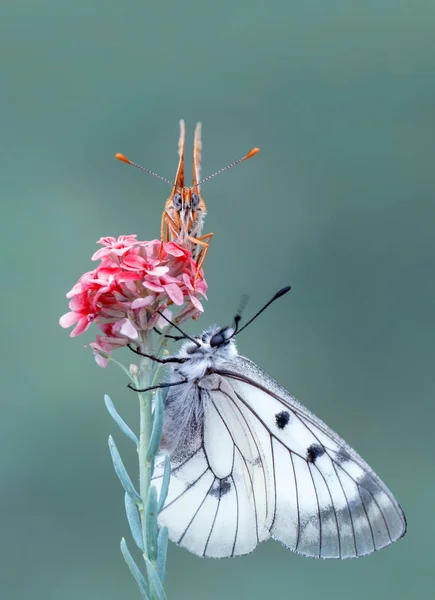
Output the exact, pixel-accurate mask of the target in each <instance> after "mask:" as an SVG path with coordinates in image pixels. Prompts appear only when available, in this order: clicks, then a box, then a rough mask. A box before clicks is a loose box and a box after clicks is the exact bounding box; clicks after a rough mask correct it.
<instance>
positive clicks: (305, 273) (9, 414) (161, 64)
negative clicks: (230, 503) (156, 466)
mask: <svg viewBox="0 0 435 600" xmlns="http://www.w3.org/2000/svg"><path fill="white" fill-rule="evenodd" d="M434 30H435V4H434V2H432V1H429V0H426V1H425V0H415V1H414V2H405V1H401V0H388V1H383V0H365V1H364V2H360V1H354V0H346V1H337V0H329V1H328V2H325V1H322V0H312V1H308V2H296V1H294V0H291V1H287V2H285V1H284V0H280V1H276V0H272V1H269V2H264V1H263V2H259V1H256V0H249V1H248V0H239V1H238V2H233V1H229V0H222V1H221V2H214V3H211V2H203V1H200V0H185V1H184V2H174V1H173V0H172V1H171V2H160V3H158V2H153V3H151V2H134V1H131V0H130V1H125V2H115V1H113V0H109V1H106V2H104V3H103V2H98V1H96V0H86V2H85V1H83V0H76V1H75V2H70V3H67V2H55V1H54V0H46V1H42V0H40V1H37V0H27V1H25V0H18V1H16V2H3V3H2V5H1V7H0V63H1V95H0V103H1V110H0V122H1V127H0V132H1V148H2V157H1V167H0V169H1V199H2V210H3V218H2V225H3V235H2V241H3V242H4V250H3V257H4V258H3V261H2V268H3V273H2V298H3V301H4V306H3V309H2V317H3V325H2V331H3V352H2V354H3V356H2V361H1V366H2V369H4V373H3V376H2V406H1V417H0V477H1V493H0V509H1V510H0V518H1V523H0V532H1V534H0V535H1V549H0V553H1V556H0V582H1V583H0V595H1V597H2V598H5V600H9V599H13V600H21V599H23V600H24V599H27V598H32V599H33V600H39V599H41V600H42V599H44V600H54V599H56V600H73V599H74V600H76V599H78V598H80V599H81V598H86V599H92V600H93V599H96V600H97V599H98V600H99V599H101V600H112V599H113V600H115V599H116V600H118V599H119V598H125V599H127V598H129V599H130V598H131V599H133V598H138V592H137V590H136V587H135V584H134V582H133V580H132V578H131V576H130V574H129V572H128V570H127V567H126V565H125V564H124V562H123V559H122V557H121V554H120V551H119V540H120V538H121V536H123V535H127V534H128V527H127V524H126V521H125V517H124V510H123V495H122V492H121V487H120V485H119V483H118V481H117V480H116V478H115V475H114V473H113V471H112V467H111V463H110V458H109V454H108V449H107V436H108V434H109V433H112V434H114V435H115V436H116V439H117V441H118V443H119V447H120V449H121V450H122V453H123V455H124V456H125V457H126V460H127V462H128V464H129V467H130V470H131V471H132V472H134V469H135V462H134V458H135V457H134V452H133V450H132V448H130V445H129V444H128V442H125V443H124V440H123V439H122V436H121V434H119V432H118V431H117V430H116V427H115V425H114V423H113V422H112V421H111V420H110V418H109V416H108V415H107V413H106V411H105V408H104V405H103V394H104V393H109V394H110V395H111V397H112V399H113V400H114V402H115V403H116V404H117V406H118V408H119V410H120V411H121V412H122V413H123V414H124V416H125V417H126V419H127V420H129V422H130V423H132V424H134V423H137V407H136V397H135V395H133V394H130V393H129V392H128V391H127V390H126V388H125V386H126V380H125V377H124V376H123V375H122V374H121V372H120V371H119V370H118V369H116V367H114V366H112V367H109V368H108V369H106V370H102V369H100V368H98V367H97V366H96V365H95V363H94V361H93V358H92V354H91V353H90V351H89V350H84V349H83V345H84V344H85V343H88V342H89V341H90V340H91V339H92V337H93V336H94V335H95V333H96V331H95V330H91V331H88V332H87V333H86V334H85V336H82V337H80V338H78V339H74V340H70V339H69V337H68V332H67V331H64V330H62V329H61V328H60V327H59V325H58V319H59V317H60V316H61V315H62V314H63V313H65V312H67V310H68V309H67V302H66V299H65V293H66V292H67V291H68V290H69V289H70V288H71V287H72V285H73V284H74V283H75V282H76V280H77V278H78V277H79V276H80V275H81V274H82V273H83V272H84V271H86V270H89V269H90V268H92V263H91V261H90V256H91V255H92V253H93V252H94V251H95V249H96V246H95V241H96V240H97V239H98V238H99V237H100V236H106V235H113V236H118V235H120V234H129V233H137V234H138V235H139V237H140V238H142V239H151V238H154V237H158V235H159V226H160V214H161V210H162V207H163V203H164V201H165V200H166V198H167V196H168V194H169V191H170V188H169V186H166V184H164V183H162V182H161V181H158V180H157V179H154V178H152V177H150V176H147V175H145V174H143V173H140V172H139V171H137V170H134V169H132V168H130V167H127V166H126V165H123V164H121V163H119V162H117V161H116V160H115V159H114V153H115V152H124V153H126V154H127V155H128V156H129V157H130V158H131V159H132V160H135V161H137V162H139V163H141V164H143V165H145V166H146V167H148V168H150V169H153V170H155V171H157V172H158V173H161V174H162V175H164V176H166V177H168V178H172V177H173V176H174V174H175V169H176V165H177V154H176V145H177V140H178V120H179V119H180V118H184V119H185V120H186V124H187V146H188V155H189V154H190V152H191V147H192V137H193V129H194V126H195V123H196V121H197V120H200V121H201V122H202V123H203V143H204V152H203V175H204V176H206V175H208V174H210V173H211V172H213V171H214V170H216V169H218V168H220V167H222V166H224V165H226V164H228V163H229V162H231V161H233V160H235V159H236V158H238V157H239V156H242V155H243V154H244V153H245V152H246V151H247V150H248V149H249V148H250V147H252V146H254V145H258V146H260V148H261V153H260V155H259V156H257V157H255V158H254V159H252V161H249V162H248V163H245V164H242V165H240V166H238V167H237V168H236V169H233V170H231V171H229V172H227V173H225V174H223V175H221V176H219V177H217V178H215V179H213V180H212V181H210V182H209V183H207V184H206V185H205V186H204V187H203V190H202V191H203V195H204V198H205V200H206V202H207V206H208V209H209V215H208V218H207V222H206V228H205V231H213V232H214V233H215V237H214V238H213V241H212V247H211V250H210V252H209V256H208V259H207V262H206V277H207V280H208V283H209V302H208V303H207V305H206V313H205V315H204V317H203V318H202V319H201V320H200V321H199V322H198V323H197V324H192V326H191V330H192V331H193V330H198V329H199V328H202V327H204V326H206V325H208V324H210V323H211V322H219V323H222V324H225V323H229V322H230V321H231V319H232V317H233V315H234V312H235V310H236V308H237V306H238V304H239V301H240V297H241V295H242V294H249V295H250V297H251V301H250V304H249V307H248V309H247V312H246V314H250V313H251V312H252V311H254V310H255V309H256V308H258V307H259V306H260V304H261V303H263V302H265V301H266V300H267V299H268V298H269V297H270V296H271V295H272V294H273V293H274V292H275V291H276V290H277V289H279V288H280V287H282V286H283V285H286V284H288V283H290V284H292V286H293V289H292V292H291V294H290V295H289V296H286V297H285V298H284V299H283V300H281V301H279V302H277V303H276V304H275V305H274V307H273V308H271V309H270V310H269V311H268V312H267V313H266V314H265V315H263V316H262V318H261V319H259V320H258V321H257V322H256V324H255V325H253V326H252V327H250V328H248V329H247V330H246V331H245V332H244V333H243V334H242V335H241V336H240V339H239V348H240V351H241V353H246V354H248V355H249V357H250V358H251V359H253V360H254V361H256V362H257V363H259V364H260V365H261V366H262V367H263V368H264V369H265V370H266V371H268V372H269V373H270V374H271V375H272V376H274V377H275V378H276V379H277V380H278V381H280V382H281V383H282V384H283V385H284V386H285V387H287V388H288V389H289V390H291V391H292V392H293V393H294V394H295V395H296V396H297V397H298V398H300V399H301V400H302V401H303V402H304V403H305V404H307V405H308V406H309V407H310V408H311V409H312V410H313V411H314V412H316V413H317V414H318V415H319V416H320V417H322V418H323V419H325V420H326V421H327V422H328V423H329V424H330V425H331V426H332V427H334V429H336V430H337V431H338V432H339V433H340V434H341V435H343V436H344V437H345V439H347V440H348V441H349V442H350V443H351V444H352V445H353V446H354V447H355V448H356V449H357V450H358V451H359V452H360V453H361V454H362V455H363V456H364V457H365V458H366V460H367V461H368V462H369V463H370V464H371V465H372V466H373V467H374V468H375V470H376V471H377V472H378V473H379V474H380V475H381V476H382V477H383V478H384V479H385V481H386V483H387V484H388V485H389V486H390V487H391V489H392V490H393V491H394V493H395V495H396V496H397V498H398V499H399V501H400V502H401V503H402V505H403V507H404V509H405V512H406V514H407V517H408V523H409V533H408V535H407V536H406V537H405V538H404V539H403V540H401V541H400V542H399V543H397V544H394V545H393V546H392V547H390V548H388V549H386V550H383V551H382V552H379V553H376V554H375V555H372V556H370V557H366V558H363V559H360V560H356V561H344V562H334V561H315V560H312V559H307V558H302V557H300V556H297V555H295V554H292V553H290V552H288V551H286V550H285V549H284V548H282V547H281V546H280V545H279V544H277V543H275V542H268V543H266V544H263V545H262V546H260V547H259V548H258V549H257V551H256V552H254V553H253V554H251V555H249V556H247V557H244V558H239V559H231V560H221V561H213V560H207V559H199V558H196V557H194V556H192V555H190V554H189V553H187V552H186V551H184V550H182V549H179V548H176V547H175V546H173V545H172V546H171V547H170V551H169V557H168V579H167V585H166V589H167V593H168V596H169V599H196V598H198V599H199V598H201V599H202V598H207V599H210V600H215V599H216V600H217V599H226V600H232V599H235V598H244V597H249V598H252V599H263V598H265V597H266V598H272V597H275V598H278V597H282V598H287V597H288V598H300V597H302V598H304V599H311V598H313V599H314V598H315V599H317V600H318V599H319V598H322V600H327V599H328V600H329V599H333V600H341V599H348V598H352V600H359V599H365V600H366V599H367V598H382V599H385V598H387V599H388V598H394V599H395V600H398V599H399V598H410V597H413V598H428V597H430V596H431V593H432V592H433V587H434V585H433V584H434V551H433V543H434V542H433V540H434V535H435V524H434V516H433V515H434V513H433V508H434V504H435V481H434V474H435V470H434V458H435V452H434V441H433V440H434V433H433V431H434V429H433V421H434V417H435V408H434V396H433V394H434V383H435V382H434V358H435V357H434V354H435V352H434V310H433V304H434V303H433V296H434V291H435V286H434V269H433V266H434V259H433V257H434V249H435V247H434V246H435V243H434V218H435V209H434V186H435V169H434V152H435V108H434V107H435V73H434V56H435V36H434ZM188 168H189V169H190V159H189V160H188ZM188 173H190V171H188ZM125 358H126V359H127V358H128V357H127V356H125Z"/></svg>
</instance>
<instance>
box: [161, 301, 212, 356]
mask: <svg viewBox="0 0 435 600" xmlns="http://www.w3.org/2000/svg"><path fill="white" fill-rule="evenodd" d="M156 312H157V313H159V315H160V316H161V317H163V318H164V319H165V321H167V322H168V323H169V325H172V327H175V329H176V330H177V331H179V332H180V333H182V334H183V338H182V339H184V338H185V339H187V340H190V341H191V342H193V343H194V344H196V345H197V346H198V348H200V347H201V344H200V343H199V342H197V341H196V340H195V338H193V337H190V335H187V333H184V331H183V330H182V329H180V328H179V327H178V325H176V324H175V323H174V322H173V321H171V320H170V319H168V317H165V315H164V314H163V313H162V312H160V311H159V310H157V311H156Z"/></svg>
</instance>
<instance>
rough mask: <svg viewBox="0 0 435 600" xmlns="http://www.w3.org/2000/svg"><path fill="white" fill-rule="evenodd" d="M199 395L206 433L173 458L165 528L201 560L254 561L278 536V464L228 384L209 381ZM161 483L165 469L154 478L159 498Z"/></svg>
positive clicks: (197, 433)
mask: <svg viewBox="0 0 435 600" xmlns="http://www.w3.org/2000/svg"><path fill="white" fill-rule="evenodd" d="M219 388H223V389H224V392H223V391H221V389H219ZM225 392H226V393H225ZM198 393H199V394H200V401H201V402H203V403H204V415H203V427H200V426H198V428H197V429H196V431H195V432H192V431H190V432H189V442H188V443H187V444H186V445H185V446H184V445H183V444H180V445H179V448H178V450H177V451H176V452H175V453H174V454H173V455H171V480H170V484H169V491H168V497H167V499H166V502H165V506H164V508H163V510H162V511H161V513H160V515H159V524H160V525H161V526H162V525H166V526H167V527H168V530H169V537H170V539H171V540H172V541H173V542H175V543H177V544H180V545H181V546H184V547H185V548H187V549H188V550H190V551H191V552H193V553H194V554H198V555H200V556H207V557H214V558H223V557H229V556H237V555H242V554H247V553H249V552H251V551H252V550H254V548H255V547H256V546H257V545H258V543H259V542H261V541H263V540H266V539H268V538H269V537H270V533H269V527H268V524H269V525H270V523H271V519H272V513H271V507H270V506H269V496H270V493H269V485H270V479H271V473H268V472H267V470H266V469H265V468H264V467H263V465H266V464H267V465H269V464H270V460H271V456H270V455H269V456H267V457H266V456H264V455H263V454H262V452H263V449H262V444H261V443H260V441H259V439H258V437H257V433H256V432H254V431H253V430H251V429H250V424H249V422H247V421H246V420H245V418H244V416H243V412H242V411H241V410H240V408H239V406H238V404H237V402H236V397H235V396H234V394H232V390H231V386H230V385H228V384H227V383H226V382H225V381H224V380H223V379H222V378H221V377H219V376H217V375H212V376H208V377H206V378H204V379H203V380H202V381H201V383H200V387H199V388H198ZM227 393H230V394H232V399H231V400H228V397H227ZM161 482H162V462H160V463H159V464H157V465H156V468H155V476H154V478H153V483H154V484H155V485H156V487H157V490H158V492H160V487H161Z"/></svg>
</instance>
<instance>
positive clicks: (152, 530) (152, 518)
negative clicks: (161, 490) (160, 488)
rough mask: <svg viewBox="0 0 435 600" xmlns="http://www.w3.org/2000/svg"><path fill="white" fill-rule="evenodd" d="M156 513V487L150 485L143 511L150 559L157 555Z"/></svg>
mask: <svg viewBox="0 0 435 600" xmlns="http://www.w3.org/2000/svg"><path fill="white" fill-rule="evenodd" d="M157 515H158V512H157V490H156V487H155V486H154V485H152V486H151V487H150V489H149V491H148V497H147V506H146V511H145V520H146V537H147V546H148V556H149V557H150V558H151V560H155V559H156V557H157V533H158V528H157Z"/></svg>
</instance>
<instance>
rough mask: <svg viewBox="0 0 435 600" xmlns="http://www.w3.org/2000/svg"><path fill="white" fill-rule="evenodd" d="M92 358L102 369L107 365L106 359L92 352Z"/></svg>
mask: <svg viewBox="0 0 435 600" xmlns="http://www.w3.org/2000/svg"><path fill="white" fill-rule="evenodd" d="M94 358H95V362H96V363H97V365H98V366H99V367H101V368H102V369H105V368H106V367H107V365H108V364H109V361H108V360H107V358H104V356H102V355H101V354H100V353H99V352H94Z"/></svg>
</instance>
